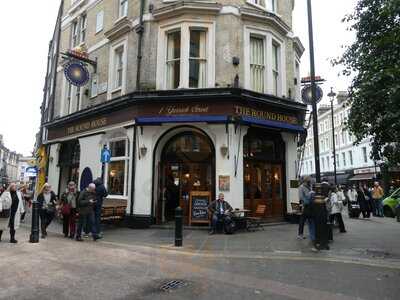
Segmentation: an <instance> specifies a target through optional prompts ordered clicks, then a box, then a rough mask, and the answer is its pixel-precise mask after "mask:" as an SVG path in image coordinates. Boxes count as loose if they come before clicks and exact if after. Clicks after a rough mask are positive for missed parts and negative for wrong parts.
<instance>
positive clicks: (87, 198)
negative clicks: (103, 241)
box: [76, 183, 99, 242]
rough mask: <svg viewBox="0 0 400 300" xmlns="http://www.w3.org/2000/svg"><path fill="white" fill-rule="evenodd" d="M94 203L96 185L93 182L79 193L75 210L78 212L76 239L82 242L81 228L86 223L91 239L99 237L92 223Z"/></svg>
mask: <svg viewBox="0 0 400 300" xmlns="http://www.w3.org/2000/svg"><path fill="white" fill-rule="evenodd" d="M95 203H96V185H95V184H94V183H91V184H89V186H88V187H87V188H86V189H85V190H84V191H83V192H81V193H80V195H79V198H78V202H77V210H78V214H79V222H78V230H77V232H76V240H77V241H79V242H82V241H83V239H82V229H83V227H84V226H86V224H88V227H89V228H91V231H92V236H93V240H94V241H96V240H98V239H99V236H98V234H97V232H96V229H95V226H93V225H94V212H93V205H94V204H95Z"/></svg>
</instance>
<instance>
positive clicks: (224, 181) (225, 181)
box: [219, 175, 231, 192]
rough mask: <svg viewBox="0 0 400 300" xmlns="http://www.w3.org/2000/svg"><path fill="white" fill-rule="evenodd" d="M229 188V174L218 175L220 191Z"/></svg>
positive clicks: (226, 190) (225, 190) (227, 190)
mask: <svg viewBox="0 0 400 300" xmlns="http://www.w3.org/2000/svg"><path fill="white" fill-rule="evenodd" d="M230 189H231V187H230V176H223V175H220V176H219V190H220V191H221V192H229V191H230Z"/></svg>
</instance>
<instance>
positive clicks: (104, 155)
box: [100, 146, 111, 182]
mask: <svg viewBox="0 0 400 300" xmlns="http://www.w3.org/2000/svg"><path fill="white" fill-rule="evenodd" d="M110 160H111V151H110V150H109V149H107V147H106V146H104V148H103V149H102V150H101V154H100V161H101V165H102V166H101V178H102V180H103V182H104V173H105V166H106V164H107V163H109V162H110Z"/></svg>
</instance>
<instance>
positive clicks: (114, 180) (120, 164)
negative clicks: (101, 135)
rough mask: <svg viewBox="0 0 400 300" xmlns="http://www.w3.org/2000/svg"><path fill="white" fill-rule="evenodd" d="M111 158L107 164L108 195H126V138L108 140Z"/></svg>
mask: <svg viewBox="0 0 400 300" xmlns="http://www.w3.org/2000/svg"><path fill="white" fill-rule="evenodd" d="M108 147H109V149H110V151H111V156H112V157H111V160H110V162H109V163H108V165H107V188H108V192H109V194H110V195H114V196H127V178H128V166H129V155H128V140H127V139H123V140H114V141H110V142H109V145H108Z"/></svg>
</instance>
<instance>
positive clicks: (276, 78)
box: [272, 43, 281, 96]
mask: <svg viewBox="0 0 400 300" xmlns="http://www.w3.org/2000/svg"><path fill="white" fill-rule="evenodd" d="M280 72H281V70H280V46H279V45H278V44H276V43H273V44H272V79H273V83H272V87H273V94H274V95H275V96H278V93H279V91H280V85H281V83H280Z"/></svg>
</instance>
